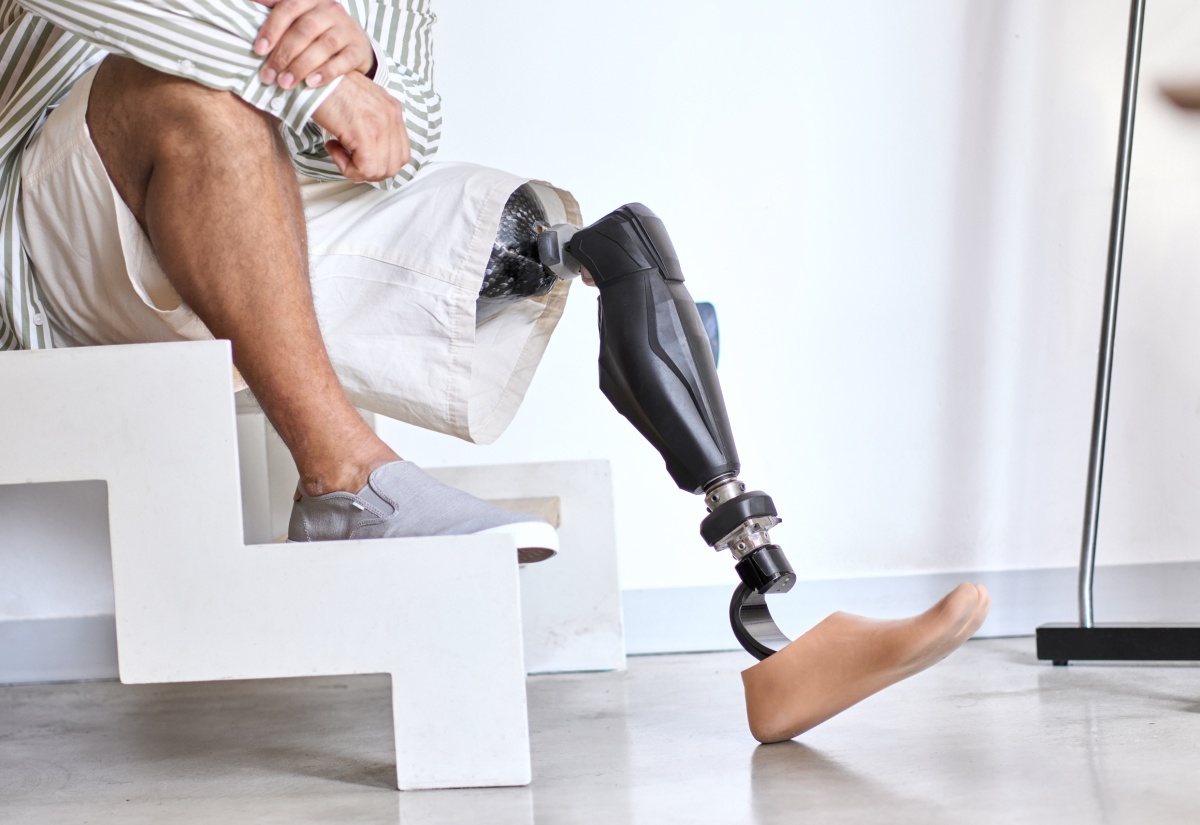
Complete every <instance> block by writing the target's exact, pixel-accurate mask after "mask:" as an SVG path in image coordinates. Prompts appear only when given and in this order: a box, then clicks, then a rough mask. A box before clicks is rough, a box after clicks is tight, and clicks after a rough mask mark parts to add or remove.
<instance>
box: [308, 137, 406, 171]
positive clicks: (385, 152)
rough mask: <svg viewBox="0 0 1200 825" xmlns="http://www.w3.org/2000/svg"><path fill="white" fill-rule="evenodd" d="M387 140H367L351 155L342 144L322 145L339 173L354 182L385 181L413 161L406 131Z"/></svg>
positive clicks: (337, 142) (331, 141) (329, 142)
mask: <svg viewBox="0 0 1200 825" xmlns="http://www.w3.org/2000/svg"><path fill="white" fill-rule="evenodd" d="M390 138H391V139H389V140H384V141H368V142H367V143H365V144H364V145H363V146H362V147H360V148H359V149H357V150H356V151H353V152H351V151H350V150H349V149H347V148H346V147H345V146H344V145H343V144H342V143H341V141H338V140H329V141H326V142H325V151H327V152H328V153H329V156H330V157H331V158H333V162H334V163H335V164H337V167H338V171H340V172H341V173H342V174H343V175H344V176H345V177H346V178H347V179H349V180H352V181H354V182H355V183H364V182H367V181H381V180H387V179H388V178H392V177H395V176H396V173H397V172H399V171H400V169H401V168H402V167H403V166H404V165H405V164H406V163H408V162H409V160H411V159H412V150H411V147H410V146H409V142H408V130H407V129H404V128H403V127H401V131H400V132H399V133H398V134H393V135H391V136H390Z"/></svg>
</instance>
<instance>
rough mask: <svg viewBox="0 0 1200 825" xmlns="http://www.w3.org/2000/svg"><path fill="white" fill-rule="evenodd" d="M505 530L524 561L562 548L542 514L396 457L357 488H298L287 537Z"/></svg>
mask: <svg viewBox="0 0 1200 825" xmlns="http://www.w3.org/2000/svg"><path fill="white" fill-rule="evenodd" d="M486 533H505V534H508V535H511V536H512V537H513V539H514V540H515V541H516V543H517V561H518V562H520V563H521V564H528V563H530V562H536V561H543V560H545V559H548V558H550V557H551V556H553V555H554V554H555V553H557V552H558V533H556V532H555V531H554V528H553V527H551V526H550V525H549V524H547V523H546V522H544V521H542V520H541V519H539V518H538V517H537V516H530V515H524V514H522V513H510V512H508V511H507V510H501V509H500V508H499V507H496V506H495V505H493V504H489V503H488V502H486V501H484V500H482V499H478V498H475V496H473V495H470V494H468V493H464V492H463V491H462V490H457V489H455V488H454V487H450V486H448V485H446V484H442V483H441V482H440V481H438V480H437V479H435V478H432V477H431V476H429V475H428V474H427V473H425V472H424V471H423V470H422V469H421V468H420V467H418V466H417V465H416V464H413V463H412V462H411V461H393V462H391V463H390V464H384V465H383V466H382V467H379V468H378V469H376V470H375V471H374V472H372V473H371V476H370V478H368V479H367V486H366V487H363V488H362V489H361V490H359V491H358V493H341V492H338V493H326V494H325V495H321V496H308V495H304V494H303V493H297V498H296V503H295V504H294V505H293V506H292V518H291V522H290V523H289V524H288V541H343V540H346V539H374V538H416V537H419V536H474V535H481V534H486Z"/></svg>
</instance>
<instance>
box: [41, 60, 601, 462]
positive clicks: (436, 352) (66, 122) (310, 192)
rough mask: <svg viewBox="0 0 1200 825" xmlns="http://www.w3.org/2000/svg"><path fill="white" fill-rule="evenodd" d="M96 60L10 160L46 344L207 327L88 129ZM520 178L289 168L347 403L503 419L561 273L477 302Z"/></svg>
mask: <svg viewBox="0 0 1200 825" xmlns="http://www.w3.org/2000/svg"><path fill="white" fill-rule="evenodd" d="M94 75H95V70H93V71H92V72H89V73H88V74H87V75H85V76H84V77H83V78H81V79H80V80H79V82H77V83H76V84H75V86H74V88H73V89H72V90H71V92H70V94H69V95H68V96H67V98H66V99H65V100H64V101H63V103H62V105H61V106H59V107H58V108H57V109H56V110H55V111H54V112H52V113H51V115H50V117H49V118H48V119H47V121H46V124H45V126H44V127H43V128H42V130H41V132H40V133H39V134H38V135H37V137H36V138H35V139H34V141H33V142H32V144H31V145H30V147H29V148H28V149H27V150H26V152H25V156H24V160H23V164H22V168H21V188H22V194H21V207H22V214H23V231H24V235H23V239H24V245H25V250H26V252H27V253H28V255H29V257H30V259H31V260H32V261H33V264H34V268H35V272H36V274H37V280H38V284H39V286H40V287H41V290H42V295H43V298H44V300H45V304H46V308H47V311H48V312H49V314H50V318H49V322H50V329H51V331H52V333H53V335H54V337H55V339H56V343H57V344H58V345H60V346H62V345H67V346H79V345H96V344H131V343H151V342H163V341H188V340H201V339H206V338H211V337H212V335H211V333H210V332H209V331H208V329H207V328H206V327H205V325H204V324H203V322H201V321H200V319H199V318H198V317H196V314H195V313H194V312H192V310H191V309H190V308H189V307H188V306H186V305H185V304H184V303H183V302H182V300H181V299H180V297H179V295H178V294H177V293H176V292H175V290H174V289H173V288H172V287H171V285H170V283H169V282H168V280H167V277H166V275H165V274H164V273H163V271H162V268H161V267H160V266H159V264H158V261H157V259H156V258H155V255H154V251H153V250H152V249H151V247H150V242H149V240H148V239H147V238H146V235H145V234H144V233H143V232H142V229H141V227H140V226H139V225H138V223H137V220H136V219H135V218H134V216H133V214H132V213H131V212H130V211H129V208H128V207H127V206H126V205H125V202H124V201H123V200H122V199H121V197H120V195H119V194H117V191H116V189H114V188H113V185H112V183H111V181H110V180H109V178H108V174H107V173H106V171H105V169H104V165H103V163H102V161H101V160H100V156H99V154H98V153H97V152H96V148H95V146H94V145H93V144H92V140H91V135H90V133H89V132H88V128H87V123H86V120H85V115H86V112H87V102H88V95H89V92H90V90H91V85H92V78H93V77H94ZM527 182H529V181H528V179H527V178H522V177H519V176H516V175H511V174H508V173H507V172H500V171H497V170H494V169H487V168H484V167H481V166H475V165H472V164H464V163H438V164H430V165H429V166H427V167H425V168H424V169H422V170H421V172H420V173H419V174H418V175H417V176H416V178H415V179H414V180H413V181H412V182H410V183H407V184H405V185H404V186H402V187H401V188H399V189H395V190H390V191H383V190H379V189H375V188H374V187H371V186H367V185H363V184H355V183H351V182H349V181H335V182H329V181H317V180H313V179H310V178H304V177H301V178H300V191H301V193H302V195H303V198H304V208H305V214H306V217H307V222H308V237H309V252H310V256H311V264H310V268H311V277H312V291H313V300H314V302H315V304H316V311H317V318H318V320H319V321H320V325H321V331H322V334H323V335H324V338H325V344H326V346H327V348H328V350H329V354H330V357H331V358H332V359H333V365H334V368H335V369H336V370H337V374H338V376H339V377H340V378H341V381H342V383H343V385H344V386H345V388H346V391H347V392H348V393H349V395H350V398H351V400H352V401H353V402H354V403H355V404H356V405H357V406H359V407H362V408H363V409H366V410H370V411H372V412H377V413H380V414H381V415H386V416H389V417H392V418H397V419H400V420H402V421H407V422H410V423H412V424H416V425H418V426H421V427H426V428H428V429H432V430H437V431H440V432H445V433H449V434H451V435H455V436H458V437H460V438H464V439H467V440H469V441H476V442H479V443H484V444H486V443H489V442H491V441H494V440H495V439H496V438H497V437H498V436H499V435H500V434H501V433H502V432H503V431H504V429H505V428H506V427H507V426H508V424H509V422H510V421H512V418H513V416H514V415H515V414H516V411H517V408H518V406H519V405H520V403H521V400H522V398H524V396H525V391H526V389H528V387H529V383H530V381H531V380H532V378H533V373H534V370H535V369H536V368H537V365H538V362H539V361H540V360H541V357H542V354H543V352H544V351H545V349H546V345H547V343H548V342H549V340H550V334H551V333H552V332H553V331H554V327H555V325H556V324H557V323H558V319H559V318H560V317H561V315H562V311H563V305H564V303H565V301H566V297H567V288H568V286H569V282H565V281H564V282H561V283H559V284H558V285H557V286H555V288H554V289H553V290H552V291H551V292H550V293H549V294H548V295H545V296H542V297H539V298H528V299H524V300H518V301H513V302H510V303H506V304H502V305H500V306H501V308H500V309H498V310H496V311H494V312H491V311H489V312H488V313H487V314H486V317H476V298H477V296H478V294H479V289H480V285H481V283H482V281H483V273H484V269H485V267H486V265H487V261H488V258H489V256H490V254H491V250H492V242H493V240H494V239H495V237H496V231H497V228H498V226H499V224H500V214H501V211H502V209H503V207H504V203H505V201H507V200H508V197H509V195H511V194H512V192H513V191H514V190H516V189H517V188H518V187H520V186H521V185H522V184H525V183H527ZM532 186H533V188H534V190H535V191H536V193H537V194H538V196H539V198H540V199H541V201H542V203H543V205H544V206H545V208H546V213H547V216H548V218H549V220H550V222H551V223H561V222H569V223H574V224H575V225H577V226H578V225H581V224H582V221H581V218H580V215H579V210H578V206H577V205H576V203H575V200H574V198H572V197H571V196H570V195H569V194H567V193H565V192H562V191H561V190H558V189H554V188H553V187H551V186H549V185H546V184H539V183H533V184H532Z"/></svg>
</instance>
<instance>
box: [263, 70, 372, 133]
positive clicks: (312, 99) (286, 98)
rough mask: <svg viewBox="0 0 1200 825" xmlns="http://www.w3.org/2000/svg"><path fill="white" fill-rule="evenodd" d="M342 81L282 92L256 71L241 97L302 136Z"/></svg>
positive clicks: (282, 90) (338, 79)
mask: <svg viewBox="0 0 1200 825" xmlns="http://www.w3.org/2000/svg"><path fill="white" fill-rule="evenodd" d="M381 66H382V64H381ZM341 82H342V79H341V78H340V77H339V78H336V79H334V80H333V82H331V83H328V84H326V85H324V86H318V87H317V88H315V89H313V88H310V87H308V86H305V85H304V84H303V83H301V84H299V85H298V86H296V87H294V88H292V89H282V88H280V87H279V86H277V85H275V84H271V85H268V84H266V83H263V82H262V79H261V78H260V77H259V76H258V72H255V73H254V76H253V77H252V78H251V79H250V82H249V83H247V84H246V87H245V88H244V89H242V93H241V98H242V100H244V101H246V102H247V103H249V104H250V105H251V106H253V107H255V108H256V109H261V110H262V111H264V112H267V113H268V114H272V115H274V116H275V117H277V118H279V119H280V120H281V121H282V122H283V123H284V125H286V126H287V127H288V128H289V129H291V130H292V131H293V132H295V133H297V134H299V133H300V132H302V131H303V130H304V127H305V126H307V125H308V124H309V122H310V121H311V120H312V116H313V113H314V112H316V111H317V109H318V108H320V106H321V104H322V103H324V102H325V100H326V98H328V97H329V96H330V95H331V94H333V92H334V90H335V89H337V87H338V85H339V84H340V83H341Z"/></svg>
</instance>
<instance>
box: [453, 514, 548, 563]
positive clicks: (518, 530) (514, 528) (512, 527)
mask: <svg viewBox="0 0 1200 825" xmlns="http://www.w3.org/2000/svg"><path fill="white" fill-rule="evenodd" d="M471 535H473V536H491V535H501V536H512V537H513V540H514V541H516V543H517V562H518V563H519V564H534V563H536V562H539V561H545V560H546V559H548V558H550V557H551V556H556V555H558V533H557V532H556V531H555V529H554V528H553V527H551V526H550V525H549V524H547V523H546V522H544V521H520V522H517V523H516V524H501V525H500V526H499V527H489V528H488V529H486V530H480V531H479V532H478V533H472V534H471Z"/></svg>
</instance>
